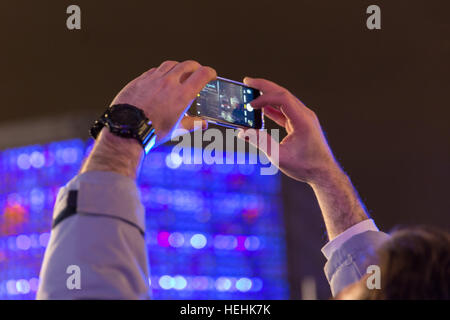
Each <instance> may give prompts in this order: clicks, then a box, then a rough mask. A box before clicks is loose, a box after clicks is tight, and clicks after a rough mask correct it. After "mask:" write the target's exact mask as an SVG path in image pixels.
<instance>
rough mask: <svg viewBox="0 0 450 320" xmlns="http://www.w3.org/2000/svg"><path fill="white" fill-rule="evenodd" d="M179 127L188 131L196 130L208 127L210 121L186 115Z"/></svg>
mask: <svg viewBox="0 0 450 320" xmlns="http://www.w3.org/2000/svg"><path fill="white" fill-rule="evenodd" d="M178 127H179V128H182V129H185V130H188V131H195V130H199V129H201V130H206V129H207V128H208V122H206V121H205V120H203V119H202V118H199V117H190V116H184V117H183V118H182V119H181V121H180V124H179V125H178Z"/></svg>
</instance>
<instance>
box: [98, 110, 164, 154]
mask: <svg viewBox="0 0 450 320" xmlns="http://www.w3.org/2000/svg"><path fill="white" fill-rule="evenodd" d="M103 127H107V128H109V131H110V132H111V133H113V134H115V135H117V136H119V137H122V138H133V139H136V140H137V141H139V143H140V144H141V145H142V147H143V148H144V151H145V154H147V153H148V152H149V151H150V150H151V149H152V148H153V146H154V145H155V140H156V134H155V129H154V128H153V127H152V125H151V123H150V121H149V119H148V118H147V117H146V116H145V114H144V112H143V111H142V110H141V109H139V108H136V107H135V106H132V105H130V104H115V105H113V106H111V107H109V108H108V109H106V111H105V112H104V113H103V115H102V116H101V117H100V119H98V120H96V121H95V122H94V125H93V126H92V128H91V130H90V133H91V136H92V137H93V138H94V139H97V137H98V135H99V134H100V131H101V130H102V129H103Z"/></svg>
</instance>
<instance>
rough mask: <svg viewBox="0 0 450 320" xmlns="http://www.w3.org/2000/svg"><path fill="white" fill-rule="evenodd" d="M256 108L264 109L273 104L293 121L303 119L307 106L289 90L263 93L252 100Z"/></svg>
mask: <svg viewBox="0 0 450 320" xmlns="http://www.w3.org/2000/svg"><path fill="white" fill-rule="evenodd" d="M251 106H252V107H253V108H254V109H262V108H264V107H267V106H271V107H273V108H275V109H277V108H278V109H280V111H281V112H282V113H283V114H284V116H285V117H286V118H288V119H290V120H292V121H294V122H295V121H298V120H301V117H302V116H303V115H304V112H305V110H304V108H306V107H305V106H304V105H303V104H302V103H301V102H300V100H298V99H297V98H295V97H294V96H293V95H292V94H291V93H289V92H288V91H282V92H272V93H268V94H263V95H262V96H259V97H258V98H256V99H255V100H253V101H252V102H251Z"/></svg>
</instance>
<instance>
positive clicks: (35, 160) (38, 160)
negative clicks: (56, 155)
mask: <svg viewBox="0 0 450 320" xmlns="http://www.w3.org/2000/svg"><path fill="white" fill-rule="evenodd" d="M30 164H31V166H33V167H34V168H36V169H40V168H42V167H43V166H44V165H45V158H44V155H43V154H42V153H41V152H38V151H35V152H33V153H32V154H31V156H30Z"/></svg>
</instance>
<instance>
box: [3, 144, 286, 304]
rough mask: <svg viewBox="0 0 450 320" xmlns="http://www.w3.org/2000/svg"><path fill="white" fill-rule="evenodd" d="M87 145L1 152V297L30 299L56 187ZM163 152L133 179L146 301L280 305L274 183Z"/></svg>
mask: <svg viewBox="0 0 450 320" xmlns="http://www.w3.org/2000/svg"><path fill="white" fill-rule="evenodd" d="M92 146H93V140H92V139H91V140H89V142H83V141H82V140H80V139H75V140H68V141H60V142H54V143H50V144H48V145H42V146H30V147H23V148H17V149H11V150H5V151H0V170H2V173H3V176H4V179H3V181H2V183H3V184H2V188H1V189H0V207H1V208H2V209H3V214H1V213H0V219H2V220H1V224H2V231H0V261H1V263H0V299H5V298H6V299H8V298H13V299H33V298H34V297H35V294H36V291H37V288H38V283H39V278H38V275H39V270H40V268H41V262H42V257H43V254H44V250H45V248H46V247H47V245H48V242H49V239H50V233H49V229H50V222H51V219H52V211H53V205H54V203H55V200H56V195H57V192H58V189H59V187H60V186H62V185H64V184H66V183H67V182H68V181H69V180H70V179H71V178H72V177H73V176H75V175H76V174H77V172H78V170H79V167H80V165H81V161H82V159H83V157H84V156H85V155H86V154H88V153H89V152H91V149H92ZM194 153H195V152H194ZM170 154H171V148H170V147H165V146H160V147H158V148H157V149H156V150H154V151H153V150H152V152H151V153H150V154H149V155H148V156H146V158H145V159H144V161H143V164H142V168H141V173H140V178H139V180H138V183H139V186H140V190H141V195H142V201H143V203H144V206H145V208H146V211H147V212H146V230H147V232H146V237H145V240H146V244H147V248H148V253H149V258H150V259H149V260H150V266H151V270H152V275H151V277H150V279H149V284H150V286H151V288H152V290H153V298H155V299H173V298H176V299H179V298H183V299H185V298H186V299H217V298H227V299H284V298H288V297H289V291H288V287H287V285H286V280H285V274H286V272H285V267H286V266H285V247H284V239H283V230H282V226H283V224H282V220H281V214H280V213H281V211H280V209H281V207H280V205H279V204H280V197H279V194H278V192H279V189H280V184H279V177H278V176H261V175H260V174H259V171H260V170H259V168H260V166H259V165H238V164H222V165H205V164H196V165H194V164H192V165H188V164H183V163H182V158H181V157H180V155H175V156H172V157H169V155H170ZM5 213H7V214H5ZM261 217H263V219H262V218H261ZM268 221H270V223H268ZM266 237H270V239H271V241H265V240H264V239H266ZM263 244H264V246H263ZM206 248H208V249H209V248H212V249H213V250H198V249H206ZM255 250H258V254H248V251H255ZM5 262H6V263H5ZM263 283H264V287H263Z"/></svg>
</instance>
